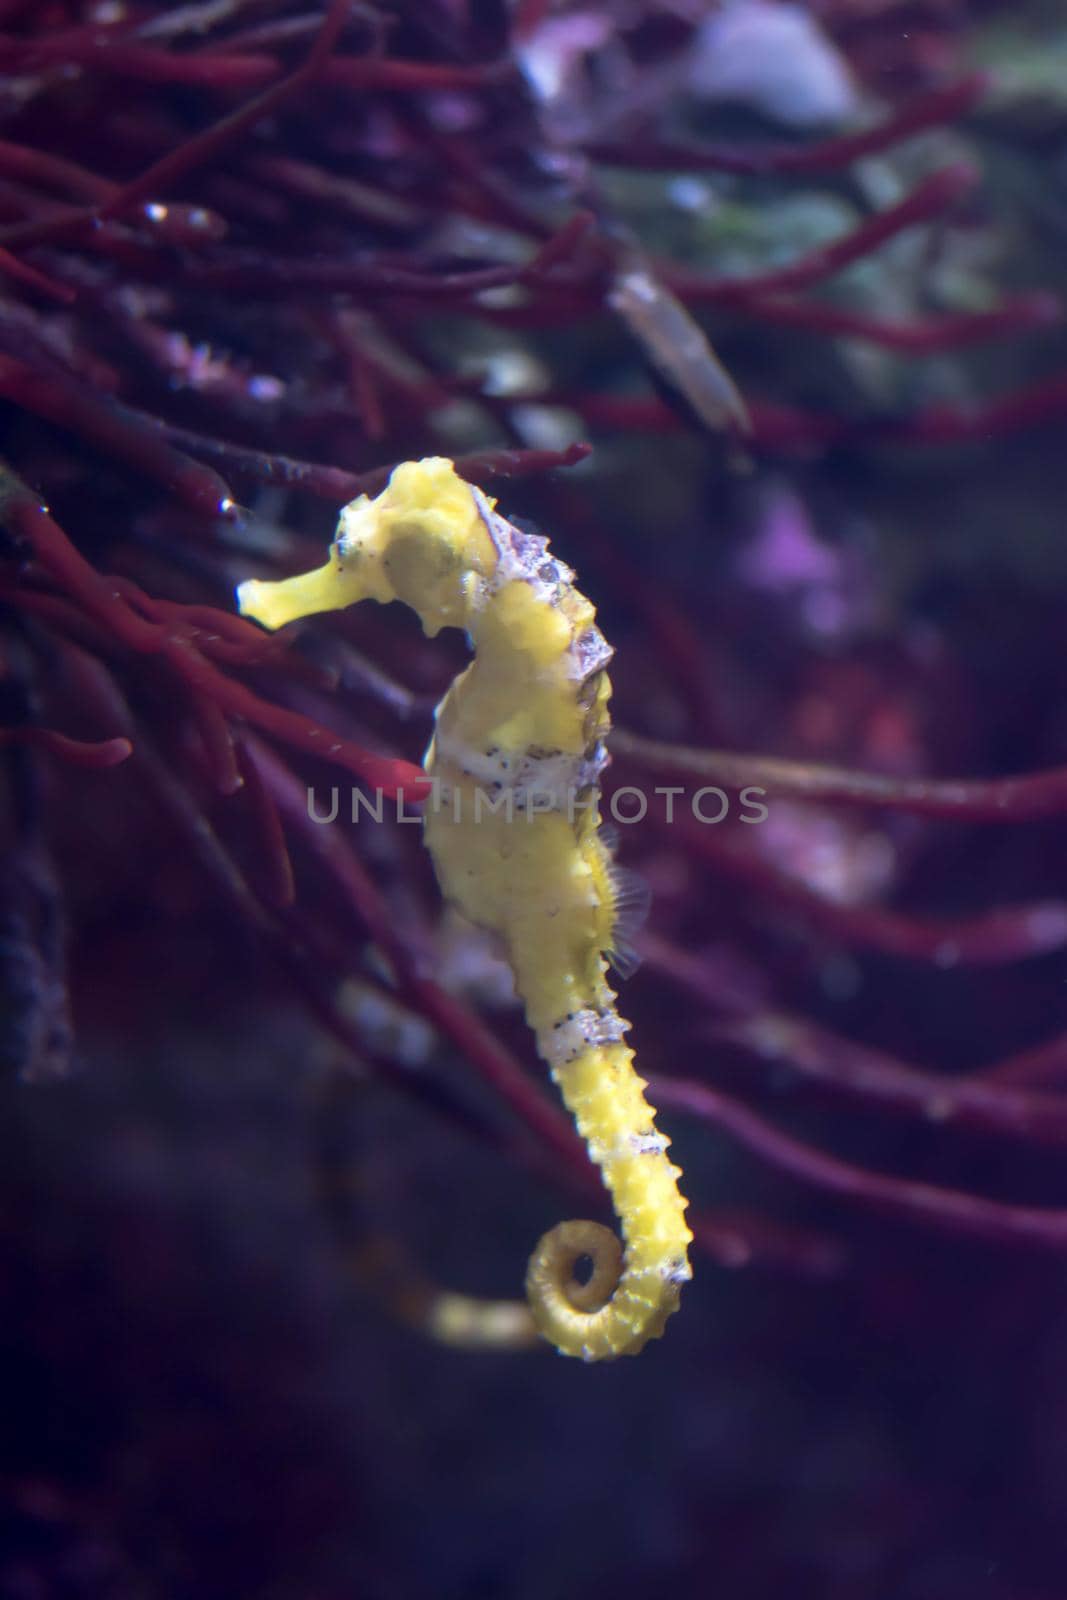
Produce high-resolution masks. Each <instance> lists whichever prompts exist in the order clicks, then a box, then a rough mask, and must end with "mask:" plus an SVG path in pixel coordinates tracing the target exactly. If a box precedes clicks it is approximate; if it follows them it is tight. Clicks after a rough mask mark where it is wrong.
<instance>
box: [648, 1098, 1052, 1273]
mask: <svg viewBox="0 0 1067 1600" xmlns="http://www.w3.org/2000/svg"><path fill="white" fill-rule="evenodd" d="M649 1090H650V1093H651V1095H652V1098H653V1100H654V1101H655V1103H656V1105H657V1106H659V1107H660V1108H661V1109H662V1108H664V1107H668V1106H669V1107H671V1108H672V1109H674V1110H676V1111H686V1112H689V1113H690V1114H691V1115H692V1116H695V1117H698V1118H699V1119H700V1120H701V1121H703V1122H707V1123H709V1124H710V1125H711V1126H712V1127H715V1128H718V1129H719V1130H720V1131H721V1132H723V1133H725V1134H726V1135H727V1136H728V1137H729V1138H731V1139H733V1140H734V1141H735V1142H736V1143H738V1144H740V1145H742V1146H743V1147H744V1148H745V1149H746V1150H750V1151H751V1152H752V1154H753V1155H755V1156H757V1157H758V1158H759V1160H761V1161H763V1162H765V1163H766V1165H768V1166H769V1167H772V1168H774V1170H775V1171H777V1172H782V1173H785V1174H787V1175H788V1176H789V1177H792V1178H796V1179H798V1180H799V1181H800V1182H801V1183H806V1184H809V1185H811V1186H812V1187H814V1188H817V1189H821V1190H823V1191H825V1192H829V1193H831V1194H837V1195H841V1196H843V1197H844V1198H846V1199H848V1200H850V1201H853V1202H855V1203H856V1204H857V1205H863V1206H869V1207H871V1208H873V1209H874V1210H877V1211H882V1212H885V1213H886V1214H888V1215H889V1216H893V1217H897V1218H899V1219H901V1220H902V1221H908V1222H914V1223H922V1224H925V1225H929V1226H930V1227H933V1228H937V1229H940V1230H941V1231H942V1232H946V1233H952V1234H962V1235H965V1236H970V1237H972V1238H976V1239H985V1240H989V1241H991V1242H994V1243H997V1244H1007V1245H1014V1246H1018V1245H1032V1246H1036V1247H1038V1248H1040V1249H1044V1250H1052V1251H1055V1252H1057V1253H1060V1252H1062V1251H1065V1250H1067V1210H1052V1209H1049V1210H1042V1209H1040V1208H1038V1207H1036V1206H1015V1205H1005V1204H1002V1203H1001V1202H1000V1201H997V1200H987V1199H984V1198H982V1197H981V1196H979V1195H973V1194H967V1193H965V1192H963V1191H962V1190H959V1189H942V1188H939V1187H936V1186H935V1185H933V1184H929V1183H919V1182H914V1181H912V1180H910V1179H907V1178H894V1177H890V1176H888V1175H886V1174H883V1173H878V1172H868V1171H867V1170H866V1169H864V1168H863V1167H856V1166H853V1165H851V1164H850V1163H849V1162H846V1161H841V1160H839V1159H838V1158H837V1157H836V1156H831V1155H828V1154H826V1152H825V1151H822V1150H818V1149H814V1148H813V1147H812V1146H811V1145H808V1144H804V1143H802V1142H801V1141H800V1140H799V1139H794V1138H792V1137H791V1136H790V1135H789V1134H785V1133H782V1132H780V1131H779V1129H777V1128H775V1127H773V1126H772V1124H770V1123H769V1122H766V1121H764V1119H763V1118H762V1117H760V1116H759V1115H757V1113H756V1112H754V1111H751V1110H750V1109H749V1108H748V1107H747V1106H745V1105H742V1104H741V1103H740V1102H739V1101H737V1100H734V1099H732V1098H731V1097H730V1096H729V1095H725V1094H723V1093H722V1092H721V1091H720V1090H718V1089H712V1088H710V1087H709V1086H708V1085H706V1084H700V1083H688V1082H683V1081H682V1080H681V1079H676V1078H659V1077H657V1078H655V1079H654V1080H653V1081H652V1082H650V1084H649Z"/></svg>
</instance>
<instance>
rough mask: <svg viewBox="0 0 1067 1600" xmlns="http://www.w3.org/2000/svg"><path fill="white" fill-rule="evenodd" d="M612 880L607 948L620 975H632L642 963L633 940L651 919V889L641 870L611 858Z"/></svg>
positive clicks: (626, 976)
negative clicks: (611, 912)
mask: <svg viewBox="0 0 1067 1600" xmlns="http://www.w3.org/2000/svg"><path fill="white" fill-rule="evenodd" d="M608 881H609V882H610V884H611V893H612V910H613V913H614V918H613V921H612V924H611V944H610V946H609V947H608V949H607V950H606V951H605V954H606V956H607V958H608V960H609V961H610V963H611V965H612V967H614V969H615V971H616V972H617V973H618V975H619V977H620V978H632V977H633V975H634V973H635V972H636V971H637V969H638V967H639V966H640V965H641V957H640V955H639V954H638V951H637V948H636V946H635V943H634V940H635V939H636V937H637V935H638V934H639V933H640V931H641V929H642V928H643V927H644V925H645V923H646V921H647V920H648V912H649V907H650V906H651V904H652V891H651V889H650V888H649V886H648V884H647V883H646V882H645V880H644V878H642V877H641V875H640V873H638V872H634V871H632V870H631V869H630V868H629V867H618V866H616V865H615V863H614V862H612V864H611V867H610V869H609V872H608Z"/></svg>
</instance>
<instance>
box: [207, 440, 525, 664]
mask: <svg viewBox="0 0 1067 1600" xmlns="http://www.w3.org/2000/svg"><path fill="white" fill-rule="evenodd" d="M492 504H493V502H492V501H484V500H483V501H481V502H480V501H479V499H477V498H476V497H475V491H474V490H473V489H472V488H471V486H470V484H469V483H465V482H464V481H463V479H462V478H460V477H459V476H458V475H457V473H456V470H455V468H454V467H453V465H452V463H451V461H448V460H446V459H445V458H444V457H443V456H429V457H427V459H426V460H424V461H407V462H405V463H404V464H403V466H399V467H397V468H396V470H395V471H394V472H393V474H392V476H391V477H390V479H389V482H388V484H387V485H386V487H385V489H383V490H382V493H381V494H380V495H378V496H377V498H376V499H374V500H372V499H370V498H369V496H367V495H361V496H360V497H359V499H358V500H353V501H352V502H351V504H350V505H347V506H345V508H344V510H343V511H342V512H341V516H340V520H339V522H338V524H337V536H336V538H335V540H334V543H333V544H332V545H331V547H330V559H329V561H328V562H327V564H326V566H325V567H320V568H319V569H318V571H317V572H309V573H304V574H301V576H299V577H297V578H289V579H286V580H285V581H284V582H282V583H262V582H259V581H258V580H256V579H252V580H250V581H249V582H248V583H243V584H241V586H240V588H239V589H238V603H239V605H240V607H241V610H242V611H243V612H244V613H245V615H246V616H253V617H255V618H257V620H258V621H260V622H262V623H263V625H264V626H265V627H268V628H280V627H281V626H282V625H283V624H284V623H286V622H292V621H294V620H295V619H296V618H297V617H304V616H308V615H309V614H310V613H312V612H316V611H338V610H341V609H342V608H343V607H344V606H350V605H353V604H355V602H356V601H357V600H378V601H381V602H383V603H384V602H386V601H389V600H402V601H403V602H404V604H405V605H409V606H411V608H412V609H413V610H414V611H416V612H417V613H418V615H419V620H420V621H421V623H422V625H423V628H424V629H425V630H426V632H427V633H428V634H431V635H432V634H435V633H437V632H438V631H439V630H440V629H441V628H448V627H457V628H465V627H467V626H468V625H469V622H470V619H471V616H472V614H473V613H474V611H476V610H477V609H478V608H479V606H480V605H481V603H482V598H483V586H484V583H485V580H486V579H487V578H489V577H491V575H492V574H493V572H494V570H495V568H496V564H497V561H498V559H499V557H498V553H497V549H496V546H495V544H494V543H493V540H492V538H491V537H490V534H489V530H488V528H487V526H486V523H485V520H484V517H483V514H482V507H483V506H486V505H488V506H489V507H491V506H492Z"/></svg>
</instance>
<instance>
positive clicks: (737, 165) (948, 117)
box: [585, 73, 989, 176]
mask: <svg viewBox="0 0 1067 1600" xmlns="http://www.w3.org/2000/svg"><path fill="white" fill-rule="evenodd" d="M988 87H989V78H988V76H987V75H986V74H985V73H973V74H972V75H971V76H969V77H966V78H962V79H961V80H960V81H959V82H958V83H954V84H949V85H948V86H947V87H945V88H939V89H933V90H931V91H930V92H929V93H926V94H920V95H916V96H915V97H914V99H912V100H909V101H908V102H907V104H906V105H904V106H902V107H901V108H900V109H899V110H898V111H896V112H894V113H893V114H892V115H891V116H889V117H886V118H885V119H884V120H883V121H882V122H879V123H877V124H875V126H873V127H871V128H864V129H862V130H861V131H860V132H859V133H846V134H843V135H841V136H839V137H837V138H834V139H823V140H820V141H818V142H817V143H813V144H806V145H773V144H766V145H754V146H751V147H749V148H748V149H745V148H744V147H742V146H739V145H737V144H735V143H731V144H729V145H713V144H709V143H701V144H694V143H683V142H674V143H667V142H663V141H658V142H656V141H651V140H643V139H635V140H633V141H632V142H631V143H628V144H626V145H621V144H615V143H610V142H602V143H593V144H588V145H586V146H585V149H586V153H587V154H588V155H590V156H592V157H593V159H594V160H597V161H603V162H606V163H608V164H610V165H618V166H624V167H628V168H631V169H632V168H634V167H639V168H644V169H646V170H651V171H655V172H731V173H736V174H738V175H739V176H746V175H753V176H757V175H759V174H763V173H799V172H833V171H836V170H839V169H840V168H842V167H848V166H851V165H852V163H853V162H854V161H858V160H860V159H861V157H863V156H869V155H874V154H875V153H876V152H878V151H879V150H888V149H890V148H892V147H893V146H894V145H897V144H900V143H902V141H903V140H905V139H908V138H910V137H911V136H912V135H913V134H916V133H922V132H924V131H925V130H926V129H927V128H937V127H943V126H945V125H947V124H949V123H953V122H956V121H958V119H959V118H960V117H962V116H965V115H966V114H967V112H968V111H970V110H972V109H973V108H974V106H976V105H977V104H978V102H979V101H980V100H981V99H982V98H983V96H984V95H985V93H986V91H987V89H988Z"/></svg>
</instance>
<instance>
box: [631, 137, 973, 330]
mask: <svg viewBox="0 0 1067 1600" xmlns="http://www.w3.org/2000/svg"><path fill="white" fill-rule="evenodd" d="M979 177H980V174H979V172H978V171H977V169H976V168H975V167H972V166H968V165H967V164H966V163H964V162H958V163H957V164H956V165H955V166H951V167H943V168H942V169H941V171H940V172H935V173H933V174H932V175H931V176H930V177H929V178H927V179H925V181H924V182H923V183H921V184H919V186H918V188H917V189H913V190H912V192H911V194H909V195H906V196H905V198H904V199H903V200H900V201H898V202H897V204H896V205H895V206H889V207H887V208H886V210H885V211H879V212H876V213H875V215H874V216H872V217H868V218H867V219H866V220H865V221H863V222H861V223H860V224H859V225H858V226H857V227H855V228H852V229H850V230H849V232H847V233H845V234H843V235H842V236H841V237H840V238H839V239H834V240H832V241H831V242H830V243H829V244H824V245H820V246H819V247H818V248H817V249H815V250H812V251H810V252H809V254H807V255H806V256H801V257H800V259H799V260H797V261H794V262H792V263H791V264H790V265H789V266H787V267H778V268H775V269H774V270H773V271H770V272H764V273H750V274H749V275H747V276H746V277H743V278H719V277H713V276H710V275H708V274H706V273H700V272H692V271H690V270H689V269H687V268H684V267H676V266H673V265H671V264H670V263H669V262H657V264H656V266H657V271H658V272H660V273H661V274H662V276H663V279H664V281H665V282H666V283H668V284H669V285H670V287H671V289H672V290H673V291H674V293H675V294H676V295H677V296H678V297H679V299H681V300H684V301H685V303H686V304H687V305H722V304H730V303H736V302H738V301H742V300H748V301H751V300H757V299H766V298H767V297H768V296H770V295H778V294H787V293H792V292H795V291H796V290H797V289H808V288H810V287H811V285H812V284H814V283H821V282H822V281H823V280H824V279H826V278H830V277H833V275H834V274H835V273H837V272H840V271H841V270H842V268H844V267H847V266H849V265H851V263H852V262H853V261H859V260H861V259H862V258H863V257H864V256H867V255H870V254H871V252H872V251H873V250H876V249H877V248H878V247H879V245H882V244H885V243H886V241H887V240H889V239H893V238H895V237H896V236H897V234H900V233H903V232H904V231H905V229H907V228H912V227H915V226H916V224H918V223H921V222H929V221H930V220H931V219H932V218H934V217H940V216H943V215H944V214H945V212H946V211H948V210H950V208H951V207H952V206H953V205H954V204H955V203H956V201H957V200H959V199H960V198H961V197H962V196H963V195H965V194H968V193H969V192H970V191H971V190H972V189H973V188H974V187H975V185H976V184H977V182H978V180H979Z"/></svg>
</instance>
